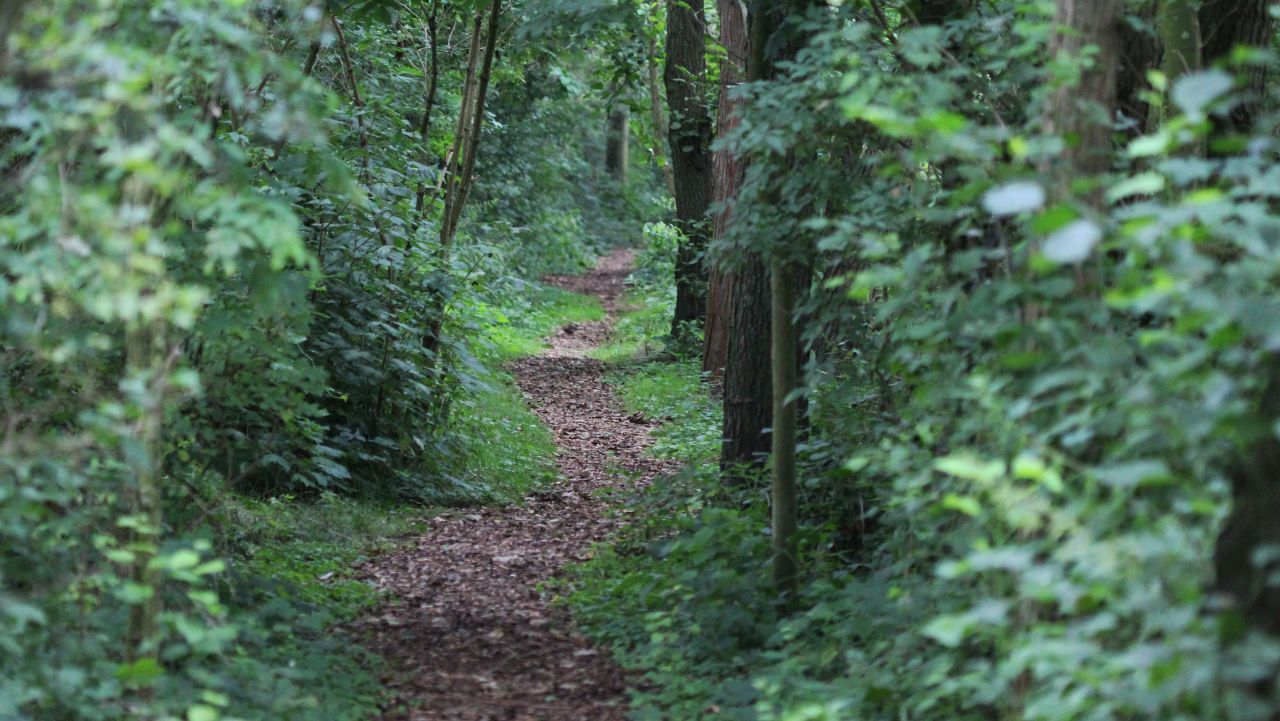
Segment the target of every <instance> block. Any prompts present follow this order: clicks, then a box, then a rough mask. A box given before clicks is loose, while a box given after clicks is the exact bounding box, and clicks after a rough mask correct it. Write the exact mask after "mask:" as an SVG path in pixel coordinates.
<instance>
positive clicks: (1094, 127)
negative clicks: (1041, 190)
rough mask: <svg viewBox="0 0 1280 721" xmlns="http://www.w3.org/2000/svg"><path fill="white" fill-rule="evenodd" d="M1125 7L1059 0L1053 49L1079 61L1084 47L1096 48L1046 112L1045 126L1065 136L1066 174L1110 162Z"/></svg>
mask: <svg viewBox="0 0 1280 721" xmlns="http://www.w3.org/2000/svg"><path fill="white" fill-rule="evenodd" d="M1123 9H1124V3H1123V0H1058V11H1057V25H1058V29H1057V32H1055V33H1054V36H1053V40H1052V42H1051V43H1050V51H1051V53H1052V55H1053V56H1055V57H1062V56H1066V57H1068V58H1072V59H1075V60H1077V61H1080V60H1081V59H1082V58H1085V57H1086V56H1087V53H1086V50H1087V49H1089V48H1095V49H1096V52H1095V53H1094V54H1093V55H1092V57H1091V58H1090V59H1089V60H1087V61H1085V62H1087V63H1088V65H1087V66H1086V67H1085V68H1083V69H1082V70H1081V73H1080V78H1079V82H1078V83H1074V84H1071V83H1069V84H1067V85H1065V86H1064V87H1061V88H1058V89H1057V90H1056V91H1055V92H1054V93H1053V95H1052V96H1051V98H1050V100H1049V107H1048V108H1047V109H1046V111H1047V112H1046V113H1045V127H1046V129H1047V130H1048V131H1049V132H1050V133H1057V134H1059V135H1062V136H1063V137H1064V138H1065V139H1066V142H1067V151H1066V152H1065V153H1064V154H1063V157H1062V161H1063V163H1062V164H1063V171H1064V173H1063V175H1062V177H1064V178H1066V177H1074V176H1076V175H1096V174H1098V173H1102V172H1105V171H1106V170H1108V169H1109V168H1110V167H1111V158H1112V147H1111V146H1112V142H1111V134H1112V131H1113V129H1114V121H1113V120H1112V116H1113V115H1114V113H1115V106H1116V75H1117V69H1118V67H1119V59H1120V18H1121V12H1122V10H1123Z"/></svg>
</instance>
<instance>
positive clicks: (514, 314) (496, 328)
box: [448, 282, 604, 503]
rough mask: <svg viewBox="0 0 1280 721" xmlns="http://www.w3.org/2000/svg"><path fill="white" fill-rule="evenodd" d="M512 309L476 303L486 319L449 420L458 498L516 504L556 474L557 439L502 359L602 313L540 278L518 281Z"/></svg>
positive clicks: (592, 301) (595, 303)
mask: <svg viewBox="0 0 1280 721" xmlns="http://www.w3.org/2000/svg"><path fill="white" fill-rule="evenodd" d="M504 300H505V301H507V302H508V305H509V306H510V307H508V308H498V307H496V306H493V305H488V304H485V303H483V302H480V301H476V305H475V307H474V308H473V309H472V310H473V311H474V312H475V313H476V314H477V316H478V317H480V318H483V319H484V320H483V321H482V323H481V326H480V328H479V340H478V342H477V343H476V347H475V354H476V359H477V361H478V362H477V363H476V364H475V367H474V368H472V369H470V371H469V373H470V374H471V378H470V382H469V384H468V385H469V391H468V392H467V393H466V394H465V395H464V396H463V397H461V398H459V399H458V400H457V401H455V403H454V408H453V414H452V418H451V424H452V435H453V437H454V438H455V439H456V441H457V442H456V446H455V448H454V449H453V453H455V454H456V458H455V459H454V461H453V462H452V463H450V464H449V466H448V467H452V468H456V469H457V470H456V471H455V472H456V473H457V475H458V476H459V477H458V478H457V479H451V480H453V481H454V482H453V483H451V484H450V485H451V486H454V487H458V488H461V489H466V490H467V493H468V494H469V495H466V496H462V497H460V498H459V499H458V501H460V502H485V503H495V502H496V503H511V502H518V501H519V500H520V499H522V498H524V497H525V496H526V495H528V493H529V492H530V491H532V490H534V489H536V488H538V487H539V486H541V485H543V484H545V483H549V482H550V481H552V480H554V479H555V477H556V468H555V463H554V458H555V451H556V447H555V441H554V440H553V439H552V437H551V432H550V431H549V430H548V429H547V428H546V426H544V425H543V424H542V421H541V420H539V419H538V417H537V416H536V415H534V413H533V412H532V411H530V410H529V408H528V406H527V405H525V401H524V396H523V395H522V394H521V392H520V389H519V388H517V387H516V384H515V379H514V378H513V377H512V375H511V374H510V373H509V372H508V371H506V370H505V369H504V368H503V365H504V364H506V363H509V362H511V361H513V360H515V359H517V358H522V357H525V356H530V355H535V354H537V353H538V352H540V351H541V350H542V349H543V348H545V347H546V343H545V340H544V339H545V338H546V337H547V336H549V335H551V334H552V333H554V332H555V331H556V329H558V328H559V327H560V326H562V325H565V324H568V323H585V322H589V321H596V320H600V319H602V318H604V308H603V307H601V305H600V301H599V300H598V299H597V298H595V297H593V296H589V295H582V294H580V293H571V292H569V291H565V290H561V289H559V288H555V287H552V286H548V285H544V284H542V283H531V282H530V283H523V284H522V287H520V288H519V289H518V292H515V293H512V294H510V295H508V296H507V297H506V298H504Z"/></svg>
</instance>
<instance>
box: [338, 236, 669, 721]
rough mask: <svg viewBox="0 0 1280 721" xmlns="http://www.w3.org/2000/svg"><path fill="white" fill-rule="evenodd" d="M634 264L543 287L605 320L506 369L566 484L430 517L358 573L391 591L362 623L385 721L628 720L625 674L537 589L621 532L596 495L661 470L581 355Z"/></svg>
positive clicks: (600, 372) (640, 429)
mask: <svg viewBox="0 0 1280 721" xmlns="http://www.w3.org/2000/svg"><path fill="white" fill-rule="evenodd" d="M631 260H632V255H631V253H630V252H628V251H616V252H614V253H612V254H610V255H608V256H606V257H605V258H603V259H602V260H601V261H600V263H599V265H598V266H597V267H596V269H595V270H594V271H592V272H590V273H588V274H587V275H583V276H558V277H553V278H550V279H549V282H551V283H553V284H554V285H557V286H559V287H561V288H565V289H567V290H572V291H575V292H579V293H587V294H591V295H595V296H597V297H599V298H600V300H601V302H602V303H603V304H604V307H605V311H606V316H605V319H604V320H603V321H599V322H594V323H583V324H571V325H569V326H565V327H563V328H561V329H560V330H559V331H558V332H557V333H556V334H555V335H554V336H553V337H551V338H549V339H548V340H549V342H550V343H551V347H550V348H548V349H547V350H545V351H544V352H543V353H541V354H540V355H538V356H535V357H531V358H525V359H522V360H519V361H516V362H515V363H513V364H512V365H511V367H510V368H511V370H512V371H513V372H514V373H515V376H516V380H517V382H518V384H519V386H520V388H521V389H522V390H523V391H524V394H525V397H526V399H527V400H528V402H529V404H530V406H531V407H532V408H533V410H534V412H536V413H537V414H538V416H539V417H540V418H541V419H542V421H543V422H544V423H546V424H547V426H549V427H550V428H551V430H552V432H553V434H554V436H555V440H556V445H557V447H558V452H557V457H556V462H557V465H558V466H559V468H560V472H561V475H562V478H561V480H559V481H557V482H556V483H555V484H554V485H553V486H551V487H549V488H545V489H542V490H539V491H537V492H535V493H533V494H532V495H530V496H529V497H528V498H527V499H526V503H525V504H524V505H521V506H511V507H506V508H481V509H464V510H459V511H454V512H450V513H447V514H444V515H441V516H437V517H436V518H433V519H432V520H431V532H430V533H429V534H427V535H424V536H422V537H420V538H418V539H416V540H415V541H414V542H413V543H412V545H408V546H406V547H405V548H403V549H401V550H399V551H397V552H395V553H392V554H388V555H385V556H382V557H378V558H375V559H372V560H371V561H369V562H367V563H366V564H365V566H364V567H363V570H364V572H365V574H366V575H367V576H368V577H369V578H371V579H372V580H374V581H376V583H377V584H378V585H379V586H380V587H381V588H383V589H385V590H387V591H389V592H390V594H391V600H390V601H389V602H388V603H386V604H384V605H383V606H382V607H381V608H379V609H378V611H377V614H376V615H371V616H369V617H367V618H365V619H363V620H361V621H360V622H358V623H359V625H360V626H361V627H362V628H361V631H362V633H363V635H364V636H365V637H366V638H368V639H370V644H371V645H372V646H373V648H374V650H376V651H378V652H379V653H381V654H382V655H383V656H384V657H385V658H387V659H388V660H389V661H390V664H391V667H392V675H391V678H390V679H389V680H388V684H389V686H390V688H391V690H392V692H393V694H394V696H395V703H394V704H393V708H392V710H390V711H388V712H387V714H386V715H385V716H384V719H385V721H392V720H394V721H445V720H448V721H499V720H501V721H620V720H621V719H622V718H623V716H624V713H625V709H626V700H625V696H624V691H625V689H626V682H625V679H624V678H623V675H622V672H621V671H620V670H619V668H618V667H617V665H616V664H615V663H614V662H613V661H612V659H611V658H610V657H609V655H608V653H607V652H606V651H604V650H601V649H597V648H594V647H593V646H592V645H591V644H590V642H588V641H587V640H586V639H585V638H583V637H582V636H581V635H580V634H578V633H576V632H575V630H574V628H573V625H572V621H571V619H570V618H569V617H568V614H567V613H566V612H565V611H564V610H562V609H558V608H553V607H552V606H551V605H550V603H549V602H548V599H547V598H546V596H545V594H544V593H541V592H539V590H538V588H537V586H538V584H539V583H541V582H543V581H546V580H548V579H550V578H552V577H553V576H554V575H555V574H556V573H557V572H558V571H559V570H560V569H561V568H562V567H564V566H565V565H566V564H568V563H572V562H574V561H577V560H582V559H585V558H586V554H587V553H588V551H589V549H590V547H591V544H592V543H593V542H595V541H599V540H601V539H603V538H604V537H605V536H606V535H608V533H609V532H610V531H611V530H613V529H615V528H617V526H618V525H619V523H620V521H619V520H617V519H616V518H608V517H606V515H605V513H604V511H605V506H606V501H605V500H603V499H602V498H601V497H600V496H601V494H600V493H597V492H598V491H601V490H603V489H608V488H614V487H621V486H622V485H624V484H628V483H631V484H634V483H636V482H637V481H640V482H643V481H646V480H648V479H649V478H652V477H653V476H654V475H655V474H657V473H658V472H659V471H661V470H662V468H663V464H662V463H661V462H660V461H656V460H654V459H652V458H648V457H646V456H645V453H644V449H645V448H646V447H647V446H648V445H649V443H650V442H651V439H650V436H649V428H648V426H646V425H644V424H642V423H637V422H635V421H633V420H631V419H629V418H628V416H627V415H626V413H625V412H624V411H623V410H622V407H621V404H620V403H619V401H618V399H617V398H616V396H615V395H614V393H613V390H612V389H611V388H610V387H609V386H608V385H606V384H605V382H604V373H605V371H606V370H607V366H606V365H605V364H604V363H602V362H600V361H597V360H595V359H592V358H588V357H586V353H587V351H589V350H590V349H592V348H594V347H596V346H597V345H599V344H600V343H601V342H602V341H603V340H604V339H605V338H606V337H607V336H608V334H609V332H610V329H611V328H612V324H613V319H614V313H615V311H616V310H617V307H618V303H619V300H620V297H621V295H622V291H623V281H624V280H625V279H626V276H627V273H628V271H629V268H630V265H631Z"/></svg>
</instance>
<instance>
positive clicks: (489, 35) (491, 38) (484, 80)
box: [423, 0, 502, 353]
mask: <svg viewBox="0 0 1280 721" xmlns="http://www.w3.org/2000/svg"><path fill="white" fill-rule="evenodd" d="M488 14H489V23H488V28H487V30H486V31H485V32H484V33H483V35H482V33H481V30H482V28H483V27H484V13H481V14H479V15H477V16H476V19H475V23H474V24H473V25H472V31H471V47H470V49H469V50H468V52H467V74H466V79H465V80H464V82H463V87H462V102H461V104H460V106H459V110H458V125H457V129H456V131H455V133H454V140H453V149H452V150H450V151H449V161H448V163H446V167H445V176H444V211H443V213H442V217H441V219H440V245H439V247H438V248H437V250H436V253H437V256H438V260H439V261H440V264H441V265H443V266H447V265H448V263H449V259H450V257H451V251H452V248H453V241H454V238H455V237H456V236H457V233H458V223H459V222H461V220H462V210H463V208H464V207H465V206H466V203H467V196H468V195H469V194H470V192H471V182H472V179H473V178H474V176H475V167H476V154H477V153H478V152H479V150H480V131H481V130H482V129H483V127H484V105H485V96H486V95H487V94H488V92H489V78H490V76H491V75H492V72H493V58H494V54H495V52H496V50H497V45H498V23H499V21H500V20H501V19H502V0H493V2H492V3H491V4H490V5H489V9H488ZM481 56H483V60H481V59H480V58H481ZM434 305H435V308H434V313H433V316H432V318H431V320H430V321H429V324H428V328H427V334H426V337H425V338H424V339H423V345H424V346H425V347H426V349H427V350H428V351H430V352H432V353H437V352H439V350H440V333H441V329H442V328H443V326H444V314H445V304H444V296H443V295H440V294H437V297H436V300H435V303H434Z"/></svg>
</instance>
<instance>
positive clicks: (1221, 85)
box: [1169, 69, 1235, 119]
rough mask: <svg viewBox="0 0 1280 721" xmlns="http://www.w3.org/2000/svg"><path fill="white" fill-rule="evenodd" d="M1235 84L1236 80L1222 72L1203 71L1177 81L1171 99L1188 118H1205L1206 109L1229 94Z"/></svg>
mask: <svg viewBox="0 0 1280 721" xmlns="http://www.w3.org/2000/svg"><path fill="white" fill-rule="evenodd" d="M1234 84H1235V81H1234V79H1232V77H1231V76H1230V75H1228V74H1227V73H1225V72H1223V71H1221V70H1217V69H1213V70H1201V71H1199V72H1194V73H1188V74H1186V75H1183V76H1182V77H1180V78H1178V79H1177V80H1175V81H1174V82H1173V91H1172V92H1171V93H1170V94H1169V97H1170V98H1171V99H1172V100H1173V104H1174V105H1177V106H1178V108H1179V109H1180V110H1182V112H1183V113H1185V114H1186V115H1187V116H1188V117H1191V118H1193V119H1199V118H1202V117H1204V109H1205V107H1206V106H1208V105H1209V104H1210V103H1212V102H1213V101H1215V100H1217V99H1218V98H1220V97H1222V96H1223V95H1224V94H1226V93H1227V92H1229V91H1230V90H1231V87H1232V86H1233V85H1234Z"/></svg>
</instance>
